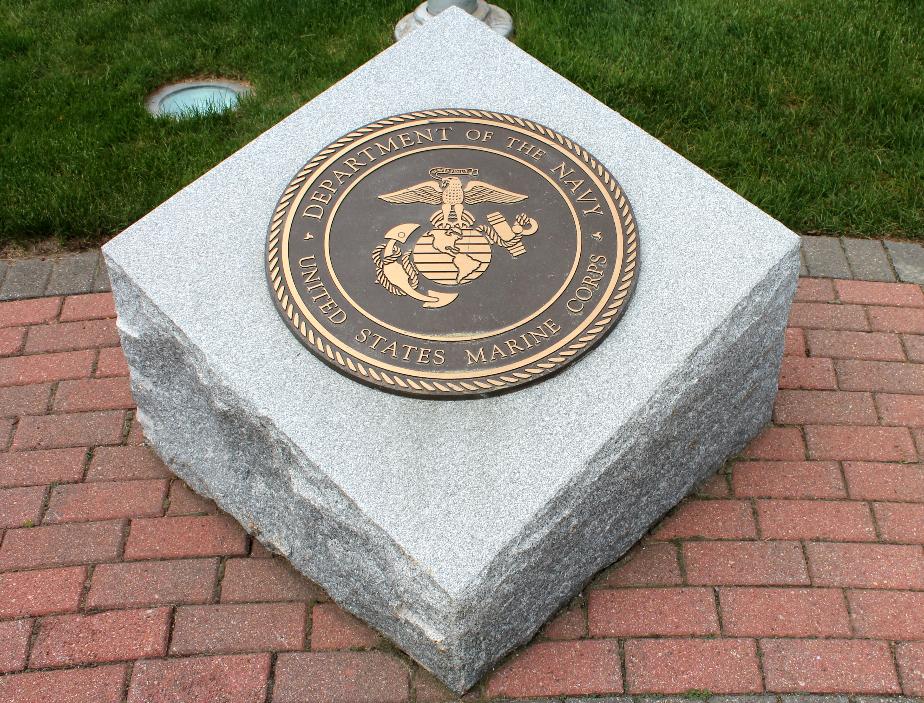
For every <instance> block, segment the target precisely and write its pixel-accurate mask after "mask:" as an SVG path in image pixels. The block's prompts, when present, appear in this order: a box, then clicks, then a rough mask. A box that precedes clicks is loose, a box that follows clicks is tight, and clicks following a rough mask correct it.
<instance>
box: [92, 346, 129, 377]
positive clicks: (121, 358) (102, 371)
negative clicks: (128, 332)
mask: <svg viewBox="0 0 924 703" xmlns="http://www.w3.org/2000/svg"><path fill="white" fill-rule="evenodd" d="M96 376H97V377H98V378H103V377H109V376H128V362H126V361H125V354H123V353H122V349H121V347H110V348H107V349H100V350H99V361H97V362H96Z"/></svg>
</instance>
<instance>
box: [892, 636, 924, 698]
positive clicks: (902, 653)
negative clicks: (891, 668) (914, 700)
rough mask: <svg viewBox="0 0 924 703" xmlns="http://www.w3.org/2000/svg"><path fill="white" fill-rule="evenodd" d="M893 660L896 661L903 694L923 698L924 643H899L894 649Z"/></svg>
mask: <svg viewBox="0 0 924 703" xmlns="http://www.w3.org/2000/svg"><path fill="white" fill-rule="evenodd" d="M895 658H896V659H898V670H899V671H900V672H901V674H902V682H903V683H904V685H905V694H906V695H909V696H924V642H907V643H899V644H898V645H897V646H896V647H895Z"/></svg>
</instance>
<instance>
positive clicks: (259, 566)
mask: <svg viewBox="0 0 924 703" xmlns="http://www.w3.org/2000/svg"><path fill="white" fill-rule="evenodd" d="M321 600H327V595H326V594H325V593H324V591H323V590H322V589H321V587H320V586H318V585H317V584H316V583H314V582H313V581H310V580H308V579H307V578H305V577H304V576H302V575H301V574H300V573H298V572H297V571H296V570H295V569H293V568H292V567H291V566H290V565H289V564H288V563H287V562H285V561H283V560H282V559H279V558H273V559H228V561H227V562H225V575H224V578H223V579H222V580H221V602H222V603H242V602H244V603H246V602H249V601H321Z"/></svg>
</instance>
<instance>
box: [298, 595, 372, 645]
mask: <svg viewBox="0 0 924 703" xmlns="http://www.w3.org/2000/svg"><path fill="white" fill-rule="evenodd" d="M378 642H379V635H378V633H377V632H375V630H373V629H372V628H370V627H367V626H366V625H364V624H363V623H361V622H360V621H359V620H357V619H356V618H354V617H353V616H352V615H350V614H349V613H347V612H346V611H344V610H342V609H341V608H339V607H338V606H336V605H334V604H333V603H320V604H318V605H316V606H314V608H313V609H312V611H311V648H312V649H313V650H316V651H325V650H331V649H369V648H371V647H374V646H375V645H376V644H378Z"/></svg>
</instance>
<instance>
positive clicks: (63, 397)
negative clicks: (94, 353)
mask: <svg viewBox="0 0 924 703" xmlns="http://www.w3.org/2000/svg"><path fill="white" fill-rule="evenodd" d="M134 407H135V401H134V399H133V398H132V390H131V387H130V386H129V384H128V378H126V377H120V378H91V379H86V380H80V381H61V383H60V384H58V391H57V393H55V410H56V411H57V412H66V413H78V412H84V411H86V410H118V409H123V410H128V409H131V408H134Z"/></svg>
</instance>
